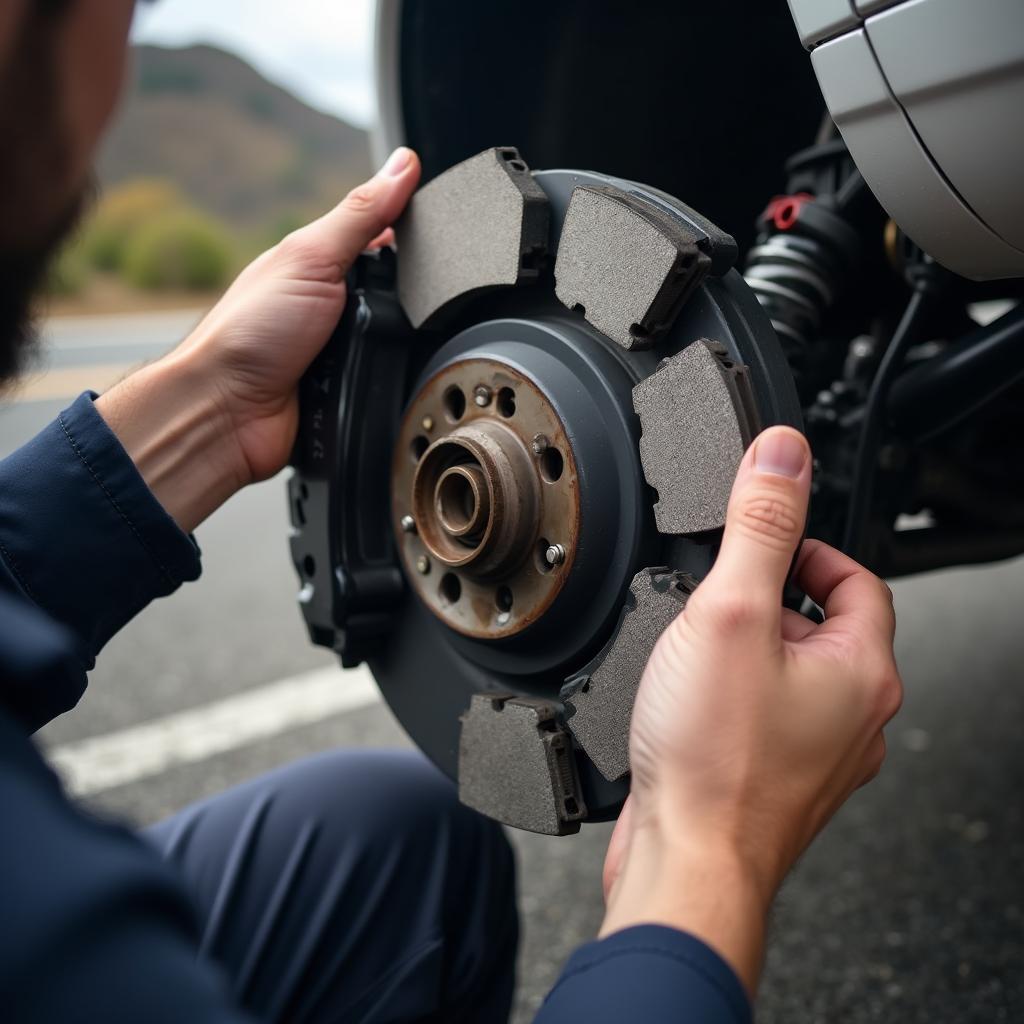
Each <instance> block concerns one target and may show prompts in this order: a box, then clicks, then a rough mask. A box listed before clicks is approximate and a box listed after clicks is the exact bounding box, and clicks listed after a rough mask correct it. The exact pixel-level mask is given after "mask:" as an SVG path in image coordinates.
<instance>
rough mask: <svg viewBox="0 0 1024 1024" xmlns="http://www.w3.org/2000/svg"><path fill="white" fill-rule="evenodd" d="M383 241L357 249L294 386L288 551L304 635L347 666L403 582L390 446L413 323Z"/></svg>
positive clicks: (371, 640)
mask: <svg viewBox="0 0 1024 1024" xmlns="http://www.w3.org/2000/svg"><path fill="white" fill-rule="evenodd" d="M394 281H395V259H394V253H393V252H392V251H391V250H390V249H383V250H381V251H380V252H379V253H366V254H364V255H363V256H360V257H359V259H358V260H357V261H356V263H355V266H354V267H353V270H352V272H351V273H350V274H349V278H348V302H347V304H346V308H345V313H344V315H343V316H342V318H341V322H340V323H339V324H338V327H337V329H336V330H335V332H334V334H333V335H332V337H331V339H330V341H328V343H327V345H326V346H325V347H324V349H323V351H322V352H321V353H320V355H319V356H318V357H317V359H316V360H315V361H314V363H313V365H312V366H311V367H310V369H309V371H308V372H307V373H306V375H305V377H303V379H302V382H301V384H300V386H299V416H300V426H299V433H298V441H297V443H296V447H295V450H294V452H293V454H292V460H291V464H292V466H293V467H294V469H295V473H294V475H293V477H292V479H291V480H290V481H289V484H288V495H289V506H290V512H291V522H292V533H291V538H290V542H291V553H292V561H293V562H294V564H295V568H296V571H297V572H298V574H299V577H300V579H301V580H302V587H301V590H300V592H299V604H300V606H301V609H302V614H303V617H304V618H305V620H306V626H307V628H308V629H309V635H310V638H311V639H312V640H313V642H314V643H316V644H319V645H321V646H323V647H330V648H332V649H333V650H334V651H336V652H337V654H338V655H339V656H340V658H341V661H342V664H343V665H344V666H345V667H346V668H350V667H352V666H354V665H358V664H359V663H360V662H362V661H364V660H365V658H366V656H367V654H368V653H369V652H370V651H371V650H372V649H373V648H374V646H375V645H376V644H378V643H379V642H380V641H381V639H382V638H383V637H385V636H386V635H387V634H388V632H389V630H390V627H391V623H392V614H393V612H394V609H395V606H396V604H397V602H398V601H399V599H400V598H401V597H402V593H403V590H404V586H405V584H404V581H403V577H402V573H401V571H400V570H399V568H398V561H397V556H396V553H395V550H394V542H393V540H392V536H391V530H390V512H389V509H390V487H391V480H390V467H391V460H390V457H389V453H390V452H391V450H392V448H393V446H394V441H395V435H396V433H397V430H398V423H399V420H400V418H401V412H402V405H403V401H404V397H405V396H404V387H405V380H406V368H407V364H408V360H409V339H410V337H411V336H412V329H411V328H410V326H409V324H408V321H407V320H406V318H405V316H404V314H403V313H402V311H401V309H400V307H399V305H398V301H397V298H396V296H395V291H394Z"/></svg>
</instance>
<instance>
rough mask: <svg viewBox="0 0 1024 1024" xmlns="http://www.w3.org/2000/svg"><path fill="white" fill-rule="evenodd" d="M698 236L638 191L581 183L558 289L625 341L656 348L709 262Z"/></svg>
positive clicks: (563, 244) (562, 248)
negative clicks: (700, 246)
mask: <svg viewBox="0 0 1024 1024" xmlns="http://www.w3.org/2000/svg"><path fill="white" fill-rule="evenodd" d="M699 241H701V239H700V238H699V236H698V235H697V234H695V233H694V231H693V230H692V229H691V228H689V227H688V226H687V225H685V224H683V223H682V222H680V221H678V220H676V219H675V218H673V217H672V216H671V215H670V214H669V213H667V212H666V211H664V210H662V209H660V208H659V207H657V206H654V205H652V204H651V203H648V202H646V201H645V200H643V199H641V198H640V197H639V196H634V195H632V194H630V193H628V192H624V191H622V189H618V188H614V187H612V186H585V185H581V186H579V187H577V188H576V189H575V190H574V191H573V194H572V199H571V200H570V202H569V209H568V211H567V212H566V215H565V223H564V225H563V227H562V237H561V241H560V242H559V244H558V258H557V260H556V262H555V294H556V295H557V296H558V298H559V299H560V300H561V301H562V302H563V303H564V305H566V306H567V307H568V308H569V309H572V310H577V311H578V312H580V313H582V314H583V316H584V317H585V319H586V320H587V322H588V323H590V324H592V325H593V326H594V327H596V328H597V329H598V330H599V331H600V332H601V333H602V334H604V335H605V336H607V337H608V338H611V340H612V341H614V342H616V343H617V344H619V345H621V346H622V347H623V348H625V349H629V350H633V349H643V348H650V347H651V346H652V345H655V344H656V343H657V342H658V341H659V340H660V339H661V338H662V337H664V335H665V334H667V333H668V331H669V330H670V329H671V327H672V324H673V323H674V322H675V319H676V316H677V315H678V314H679V311H680V310H681V309H682V307H683V304H684V303H685V302H686V300H687V298H689V296H690V295H691V294H692V293H693V291H694V290H695V289H696V288H698V287H699V286H700V284H701V282H702V281H703V280H704V278H705V277H706V276H707V274H708V271H709V270H710V269H711V260H710V258H709V257H708V256H707V255H705V254H704V252H702V251H701V249H700V248H699V246H698V242H699Z"/></svg>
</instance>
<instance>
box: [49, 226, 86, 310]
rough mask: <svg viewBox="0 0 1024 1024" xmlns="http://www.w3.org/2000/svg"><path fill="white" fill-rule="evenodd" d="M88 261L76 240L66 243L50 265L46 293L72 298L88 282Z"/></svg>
mask: <svg viewBox="0 0 1024 1024" xmlns="http://www.w3.org/2000/svg"><path fill="white" fill-rule="evenodd" d="M89 270H90V268H89V261H88V260H87V259H86V257H85V253H84V252H83V250H82V246H81V244H80V242H78V240H75V241H72V242H71V243H70V244H68V245H66V246H65V247H64V248H63V249H62V250H61V251H60V253H59V254H58V256H57V258H56V259H55V260H54V261H53V263H52V265H51V266H50V269H49V272H48V274H47V278H46V294H47V295H51V296H53V297H55V298H61V299H66V298H73V297H74V296H76V295H79V294H81V292H82V290H83V289H84V288H85V286H86V284H88V282H89V276H90V274H89Z"/></svg>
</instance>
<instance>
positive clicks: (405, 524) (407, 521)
mask: <svg viewBox="0 0 1024 1024" xmlns="http://www.w3.org/2000/svg"><path fill="white" fill-rule="evenodd" d="M401 527H402V533H415V532H416V520H415V519H413V517H412V516H402V521H401Z"/></svg>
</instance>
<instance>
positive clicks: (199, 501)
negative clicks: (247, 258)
mask: <svg viewBox="0 0 1024 1024" xmlns="http://www.w3.org/2000/svg"><path fill="white" fill-rule="evenodd" d="M419 177H420V163H419V159H418V158H417V156H416V154H415V153H413V152H412V151H411V150H409V149H405V148H402V149H398V150H396V151H395V152H394V153H393V154H392V155H391V157H390V159H389V160H388V161H387V163H386V164H385V165H384V167H383V168H382V169H381V170H380V171H379V172H378V173H377V174H376V175H374V177H373V178H371V179H370V180H369V181H368V182H366V183H365V184H363V185H360V186H358V187H357V188H355V189H353V190H352V191H351V192H350V193H349V194H348V196H346V198H345V199H344V200H343V201H342V202H341V203H340V204H339V205H338V206H337V207H336V208H335V209H334V210H332V211H331V212H330V213H328V214H326V215H325V216H323V217H321V218H320V219H319V220H317V221H314V222H313V223H312V224H309V225H308V226H306V227H304V228H301V229H300V230H298V231H296V232H294V233H293V234H291V235H289V236H288V237H287V238H285V239H284V240H283V241H282V242H281V243H280V244H279V245H277V246H275V247H274V248H273V249H271V250H270V251H269V252H266V253H264V254H263V255H262V256H260V257H259V258H258V259H257V260H256V261H255V262H254V263H252V264H251V265H250V266H249V267H248V268H247V269H246V270H244V271H243V272H242V273H241V275H240V276H239V277H238V279H237V280H236V281H235V283H234V284H233V285H232V286H231V287H230V288H229V289H228V291H227V293H226V294H225V295H224V297H223V298H222V299H221V301H220V302H219V303H217V305H216V306H215V307H214V308H213V310H212V311H211V312H210V313H209V314H208V315H207V316H206V318H205V319H204V320H203V321H202V323H201V324H200V325H199V326H198V327H197V328H196V330H195V331H194V332H193V333H192V335H191V336H190V337H189V338H188V339H187V340H186V341H185V342H184V343H183V344H182V345H180V346H179V347H178V348H177V349H175V350H174V351H173V352H172V353H171V354H170V355H168V356H166V357H165V358H163V359H161V360H160V361H159V362H156V363H153V364H151V365H150V366H147V367H144V368H143V369H142V370H140V371H138V372H137V373H134V374H132V375H131V376H130V377H128V378H126V379H125V380H123V381H122V382H121V383H120V384H118V385H116V386H115V387H114V388H112V389H111V390H110V391H108V392H107V393H106V394H105V395H103V396H102V397H101V398H100V399H98V400H97V403H96V405H97V408H98V410H99V411H100V413H101V415H102V416H103V417H104V419H106V421H107V423H108V424H109V425H110V427H111V428H112V429H113V431H114V433H115V434H117V436H118V438H119V440H120V441H121V443H122V445H123V446H124V448H125V449H126V451H127V452H128V454H129V455H130V456H131V457H132V459H133V461H134V462H135V464H136V466H137V467H138V469H139V472H140V473H141V474H142V476H143V479H144V480H145V481H146V483H147V484H148V485H149V487H150V489H151V490H152V492H153V493H154V495H155V496H156V497H157V499H158V500H159V501H160V502H161V503H162V504H163V506H164V508H165V509H167V511H168V512H169V513H170V514H171V516H173V517H174V519H175V520H176V521H177V523H178V525H179V526H181V527H182V529H184V530H186V531H191V530H192V529H194V528H195V527H196V526H197V525H198V524H199V523H200V522H202V521H203V520H204V519H205V518H206V517H207V516H208V515H210V513H212V512H213V511H214V510H215V509H216V508H217V507H218V506H219V505H221V504H223V502H224V501H226V500H227V499H228V498H229V497H230V496H231V495H232V494H233V493H234V492H235V491H237V490H239V489H240V488H241V487H244V486H245V485H246V484H249V483H254V482H256V481H259V480H265V479H267V478H268V477H270V476H273V475H274V474H275V473H277V472H278V471H279V470H281V469H283V468H284V466H285V464H286V463H287V461H288V457H289V455H290V454H291V451H292V447H293V445H294V443H295V434H296V431H297V429H298V419H299V406H298V383H299V379H300V378H301V377H302V374H303V373H304V372H305V370H306V368H307V367H308V366H309V364H310V363H311V362H312V361H313V359H314V358H315V356H316V355H317V353H319V351H320V350H321V349H322V348H323V346H324V345H325V344H326V342H327V339H328V338H329V337H330V335H331V332H332V331H333V330H334V328H335V326H336V325H337V323H338V320H339V318H340V317H341V313H342V310H343V309H344V306H345V298H346V295H345V291H346V289H345V275H346V274H347V273H348V271H349V269H350V267H351V266H352V263H353V262H354V261H355V259H356V257H357V256H358V255H359V253H360V252H362V251H363V250H364V249H366V248H370V247H373V246H374V245H376V246H378V247H379V246H380V245H382V244H385V243H386V242H387V241H388V240H389V239H390V237H391V236H390V225H391V224H393V223H394V221H395V220H396V219H397V218H398V216H399V215H400V214H401V212H402V210H403V209H404V208H405V205H406V203H408V201H409V198H410V197H411V196H412V193H413V191H414V190H415V188H416V185H417V183H418V182H419Z"/></svg>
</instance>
